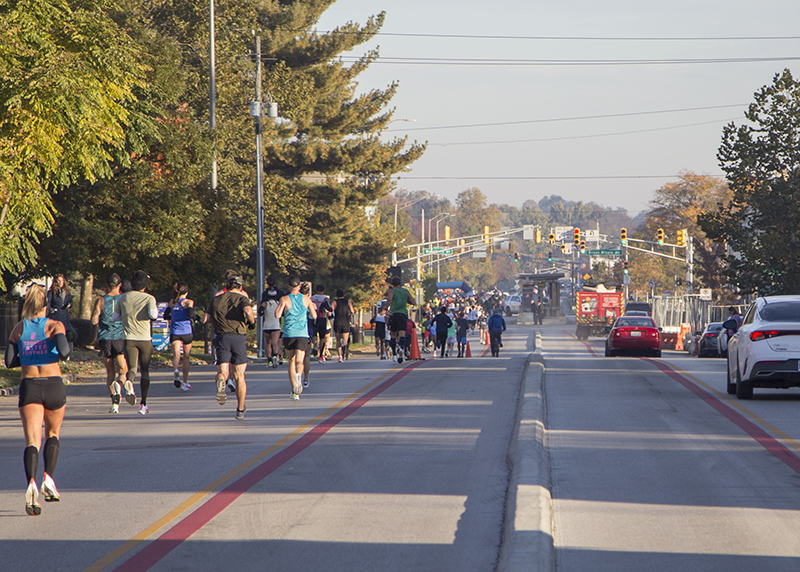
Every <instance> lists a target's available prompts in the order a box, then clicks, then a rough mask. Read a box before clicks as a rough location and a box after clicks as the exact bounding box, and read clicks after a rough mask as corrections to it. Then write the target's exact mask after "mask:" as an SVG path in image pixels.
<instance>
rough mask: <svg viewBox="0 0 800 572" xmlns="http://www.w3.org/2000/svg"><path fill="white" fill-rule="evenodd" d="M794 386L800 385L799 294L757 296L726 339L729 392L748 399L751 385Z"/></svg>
mask: <svg viewBox="0 0 800 572" xmlns="http://www.w3.org/2000/svg"><path fill="white" fill-rule="evenodd" d="M723 327H725V326H724V325H723ZM796 386H800V296H766V297H764V298H757V299H756V301H755V302H754V303H753V305H752V306H750V308H748V310H747V313H746V314H745V315H744V319H743V320H742V325H741V326H740V327H739V330H738V331H737V332H736V333H735V334H734V335H733V336H732V337H731V339H730V340H728V387H727V390H728V393H731V394H732V393H735V394H736V397H738V398H739V399H751V398H752V397H753V388H754V387H774V388H782V389H785V388H788V387H796Z"/></svg>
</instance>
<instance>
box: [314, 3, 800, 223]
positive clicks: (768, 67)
mask: <svg viewBox="0 0 800 572" xmlns="http://www.w3.org/2000/svg"><path fill="white" fill-rule="evenodd" d="M382 11H385V12H386V19H385V23H384V26H383V28H382V30H381V33H380V34H379V35H377V36H376V37H375V38H374V39H373V40H371V41H370V42H368V43H365V44H362V45H361V46H358V47H357V48H356V49H355V50H354V51H353V52H351V53H349V54H346V55H347V56H352V55H363V54H364V53H366V52H367V51H368V50H370V49H374V48H378V49H379V53H380V59H379V60H378V61H376V62H375V63H373V64H372V65H371V66H370V67H369V68H368V69H367V70H366V71H365V72H364V73H363V74H361V75H360V76H359V78H358V84H359V85H358V92H359V93H361V92H366V91H369V90H371V89H384V88H386V87H387V86H388V85H390V84H391V83H393V82H397V83H398V85H399V87H398V92H397V94H396V95H395V97H394V99H393V100H392V105H393V107H394V108H395V112H394V115H393V118H394V119H395V120H396V121H394V122H393V123H391V124H390V125H389V127H388V129H387V131H386V132H385V134H384V137H385V138H390V137H403V136H408V138H409V141H411V142H413V141H417V142H427V143H428V148H427V150H426V152H425V154H424V156H423V157H422V158H421V159H419V160H418V161H416V162H415V163H414V164H413V165H412V166H411V169H410V171H409V172H407V173H403V174H401V175H400V177H399V179H397V188H398V189H403V190H408V191H419V190H425V191H428V192H430V193H435V194H439V195H441V196H443V197H446V198H448V199H450V200H451V201H453V200H455V198H456V197H457V195H458V194H459V193H460V192H461V191H463V190H465V189H470V188H473V187H477V188H479V189H480V190H481V191H483V193H484V194H485V195H486V196H487V197H488V199H489V202H490V203H498V204H500V203H508V204H511V205H516V206H521V205H522V203H523V202H524V201H526V200H528V199H533V200H536V201H538V200H539V199H541V198H542V197H544V196H548V195H559V196H562V197H563V198H565V199H568V200H573V201H583V202H596V203H598V204H601V205H604V206H607V207H611V208H618V207H622V208H625V209H627V210H628V213H629V214H630V215H631V216H636V215H637V214H639V213H640V212H642V211H645V210H647V209H648V207H649V202H650V201H651V200H652V199H653V197H654V191H656V190H657V189H659V188H660V187H662V186H663V185H664V184H666V183H668V182H670V181H674V180H676V179H677V177H678V176H679V175H680V173H682V172H694V173H697V174H703V175H711V176H719V177H722V176H723V173H722V171H721V170H720V168H719V165H718V161H717V158H716V153H717V149H718V147H719V144H720V137H721V134H722V128H723V126H724V125H725V124H726V123H729V122H731V121H734V122H736V123H739V124H740V123H742V122H743V121H744V117H743V113H744V111H745V110H746V108H747V106H748V105H749V104H750V103H752V101H753V94H754V93H755V92H756V91H757V90H759V89H760V88H761V87H762V86H764V85H767V84H770V83H771V82H772V79H773V77H774V75H775V74H776V73H779V72H780V71H781V70H783V69H784V68H789V69H790V70H793V74H794V75H795V77H800V31H798V28H797V22H800V1H798V0H761V1H759V2H757V3H756V2H753V1H752V0H671V1H669V2H650V1H643V0H606V1H604V2H598V1H597V0H493V1H492V2H488V1H479V0H433V1H431V0H427V1H423V0H338V1H337V2H336V3H335V4H333V5H332V6H331V7H330V8H329V9H328V10H327V11H326V12H325V14H324V15H323V17H322V18H321V19H320V21H319V23H318V25H317V29H318V30H319V31H327V30H331V29H333V28H334V27H336V26H338V25H342V24H344V23H346V22H350V21H352V22H357V23H364V22H365V21H366V20H367V19H368V18H369V16H371V15H374V14H378V13H379V12H382ZM489 36H491V37H489ZM776 38H780V39H776ZM791 58H794V59H791ZM487 59H488V60H493V62H492V64H491V65H465V63H466V62H465V60H467V61H470V62H474V61H475V60H487ZM732 59H733V60H738V61H720V60H732ZM748 59H750V60H752V59H757V60H764V59H769V60H772V61H742V60H748ZM499 60H503V61H504V62H505V63H506V64H509V63H510V64H512V65H501V63H500V62H499ZM642 60H646V63H641V61H642ZM676 60H695V61H696V60H712V61H706V62H704V63H696V62H695V63H679V62H676ZM578 61H580V62H591V63H590V65H576V62H578ZM620 61H621V62H625V63H624V64H619V63H616V62H620ZM401 62H402V63H401ZM423 62H424V63H423ZM534 62H535V65H533V63H534ZM543 62H547V64H546V65H545V64H544V63H543ZM608 62H615V63H613V64H609V63H608ZM635 62H637V63H635ZM700 108H702V109H700ZM608 116H613V117H608ZM486 124H503V125H486Z"/></svg>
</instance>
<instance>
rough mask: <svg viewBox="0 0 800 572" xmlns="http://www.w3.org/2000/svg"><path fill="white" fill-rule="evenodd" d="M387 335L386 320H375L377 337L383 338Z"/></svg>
mask: <svg viewBox="0 0 800 572" xmlns="http://www.w3.org/2000/svg"><path fill="white" fill-rule="evenodd" d="M385 337H386V322H375V338H376V339H379V340H382V339H384V338H385Z"/></svg>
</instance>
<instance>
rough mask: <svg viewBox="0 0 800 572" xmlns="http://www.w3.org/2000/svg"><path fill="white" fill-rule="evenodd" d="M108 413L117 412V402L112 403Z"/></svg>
mask: <svg viewBox="0 0 800 572" xmlns="http://www.w3.org/2000/svg"><path fill="white" fill-rule="evenodd" d="M108 412H109V413H119V403H112V404H111V409H109V410H108Z"/></svg>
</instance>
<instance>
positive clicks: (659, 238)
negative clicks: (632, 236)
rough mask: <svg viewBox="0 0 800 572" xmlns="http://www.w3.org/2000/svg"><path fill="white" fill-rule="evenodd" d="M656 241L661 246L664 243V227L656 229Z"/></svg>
mask: <svg viewBox="0 0 800 572" xmlns="http://www.w3.org/2000/svg"><path fill="white" fill-rule="evenodd" d="M656 242H658V245H659V246H661V245H662V244H664V229H663V228H659V229H658V230H657V231H656Z"/></svg>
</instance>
